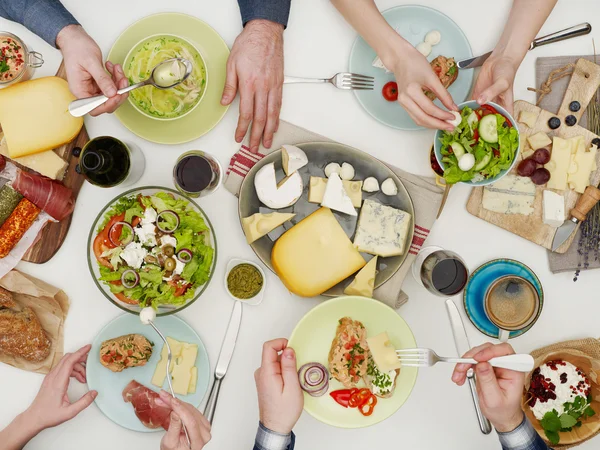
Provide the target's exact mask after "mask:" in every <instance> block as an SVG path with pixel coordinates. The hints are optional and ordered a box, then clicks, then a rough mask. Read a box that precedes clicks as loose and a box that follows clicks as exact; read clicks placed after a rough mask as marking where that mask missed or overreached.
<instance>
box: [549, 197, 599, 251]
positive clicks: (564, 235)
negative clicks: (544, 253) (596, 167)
mask: <svg viewBox="0 0 600 450" xmlns="http://www.w3.org/2000/svg"><path fill="white" fill-rule="evenodd" d="M598 201H600V189H598V188H596V187H594V186H588V187H587V188H586V189H585V192H584V193H583V195H582V196H581V197H579V200H577V204H576V205H575V208H573V209H572V210H571V218H570V219H569V220H565V222H564V223H563V224H562V225H561V226H560V227H559V228H558V230H556V234H555V235H554V239H553V241H552V251H553V252H555V251H556V250H558V249H559V248H560V247H561V246H562V245H563V244H564V243H565V242H567V241H568V240H569V238H570V237H571V235H572V234H573V232H574V231H575V229H576V228H577V225H579V224H580V223H581V222H583V221H584V220H585V218H586V216H587V214H588V213H589V212H590V211H591V210H592V209H593V208H594V206H596V204H597V203H598Z"/></svg>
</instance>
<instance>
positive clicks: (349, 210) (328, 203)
mask: <svg viewBox="0 0 600 450" xmlns="http://www.w3.org/2000/svg"><path fill="white" fill-rule="evenodd" d="M321 206H325V207H326V208H329V209H333V210H335V211H339V212H342V213H344V214H348V215H350V216H356V209H354V205H353V204H352V200H350V197H348V194H346V189H344V184H343V183H342V179H341V178H340V176H339V175H338V174H337V173H332V174H331V176H330V177H329V179H328V180H327V187H326V188H325V194H324V195H323V201H322V202H321Z"/></svg>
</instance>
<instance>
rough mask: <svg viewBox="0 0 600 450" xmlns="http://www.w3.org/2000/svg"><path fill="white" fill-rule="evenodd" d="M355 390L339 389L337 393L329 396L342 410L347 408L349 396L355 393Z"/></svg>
mask: <svg viewBox="0 0 600 450" xmlns="http://www.w3.org/2000/svg"><path fill="white" fill-rule="evenodd" d="M356 391H357V389H340V390H337V391H333V392H330V393H329V395H330V396H331V397H332V398H333V399H334V400H335V401H336V402H337V403H338V404H339V405H342V406H343V407H344V408H347V407H348V401H349V400H350V396H351V395H352V394H353V393H354V392H356Z"/></svg>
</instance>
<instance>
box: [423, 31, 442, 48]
mask: <svg viewBox="0 0 600 450" xmlns="http://www.w3.org/2000/svg"><path fill="white" fill-rule="evenodd" d="M441 40H442V33H440V32H439V31H438V30H431V31H430V32H429V33H427V35H426V36H425V42H426V43H428V44H429V45H438V44H439V43H440V41H441Z"/></svg>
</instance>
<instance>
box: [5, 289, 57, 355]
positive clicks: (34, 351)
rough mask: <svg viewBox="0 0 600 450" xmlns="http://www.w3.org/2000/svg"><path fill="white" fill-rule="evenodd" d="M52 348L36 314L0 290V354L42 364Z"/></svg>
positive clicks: (9, 294) (6, 292)
mask: <svg viewBox="0 0 600 450" xmlns="http://www.w3.org/2000/svg"><path fill="white" fill-rule="evenodd" d="M50 347H51V342H50V339H48V336H46V333H45V332H44V329H43V328H42V324H41V323H40V321H39V319H38V317H37V316H36V314H35V312H34V311H33V310H32V309H31V308H29V307H28V306H25V307H21V306H19V305H18V304H17V303H16V302H15V301H14V299H13V297H12V295H11V293H10V292H8V291H6V290H4V289H2V288H0V353H5V354H7V355H11V356H15V357H19V358H23V359H25V360H27V361H31V362H41V361H43V360H45V359H46V358H47V357H48V355H49V354H50Z"/></svg>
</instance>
